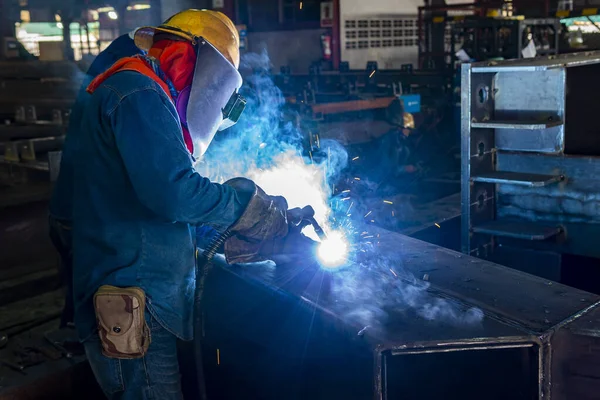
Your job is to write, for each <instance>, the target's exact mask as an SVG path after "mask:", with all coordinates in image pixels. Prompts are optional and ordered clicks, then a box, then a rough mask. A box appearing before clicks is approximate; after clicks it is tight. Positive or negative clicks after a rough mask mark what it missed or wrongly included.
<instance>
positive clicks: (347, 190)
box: [342, 189, 350, 194]
mask: <svg viewBox="0 0 600 400" xmlns="http://www.w3.org/2000/svg"><path fill="white" fill-rule="evenodd" d="M344 193H350V189H346V190H344V191H343V192H342V194H344Z"/></svg>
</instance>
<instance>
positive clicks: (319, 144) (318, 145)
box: [315, 135, 321, 149]
mask: <svg viewBox="0 0 600 400" xmlns="http://www.w3.org/2000/svg"><path fill="white" fill-rule="evenodd" d="M315 137H316V138H317V148H319V149H320V148H321V141H320V140H319V135H315Z"/></svg>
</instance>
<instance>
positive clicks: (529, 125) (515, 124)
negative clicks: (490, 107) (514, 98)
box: [471, 120, 563, 131]
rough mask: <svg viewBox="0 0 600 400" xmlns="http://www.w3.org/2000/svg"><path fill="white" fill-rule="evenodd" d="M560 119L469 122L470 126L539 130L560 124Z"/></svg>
mask: <svg viewBox="0 0 600 400" xmlns="http://www.w3.org/2000/svg"><path fill="white" fill-rule="evenodd" d="M562 124H563V122H562V121H561V120H553V121H546V122H538V121H527V122H525V121H486V122H471V128H492V129H525V130H532V131H534V130H540V129H547V128H552V127H555V126H560V125H562Z"/></svg>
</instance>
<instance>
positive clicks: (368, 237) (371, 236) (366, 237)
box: [363, 235, 375, 239]
mask: <svg viewBox="0 0 600 400" xmlns="http://www.w3.org/2000/svg"><path fill="white" fill-rule="evenodd" d="M373 237H375V236H373V235H370V236H365V237H363V239H370V238H373Z"/></svg>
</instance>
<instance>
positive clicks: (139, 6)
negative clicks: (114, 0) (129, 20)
mask: <svg viewBox="0 0 600 400" xmlns="http://www.w3.org/2000/svg"><path fill="white" fill-rule="evenodd" d="M149 8H152V6H151V5H150V4H134V5H132V6H127V11H139V10H147V9H149Z"/></svg>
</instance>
